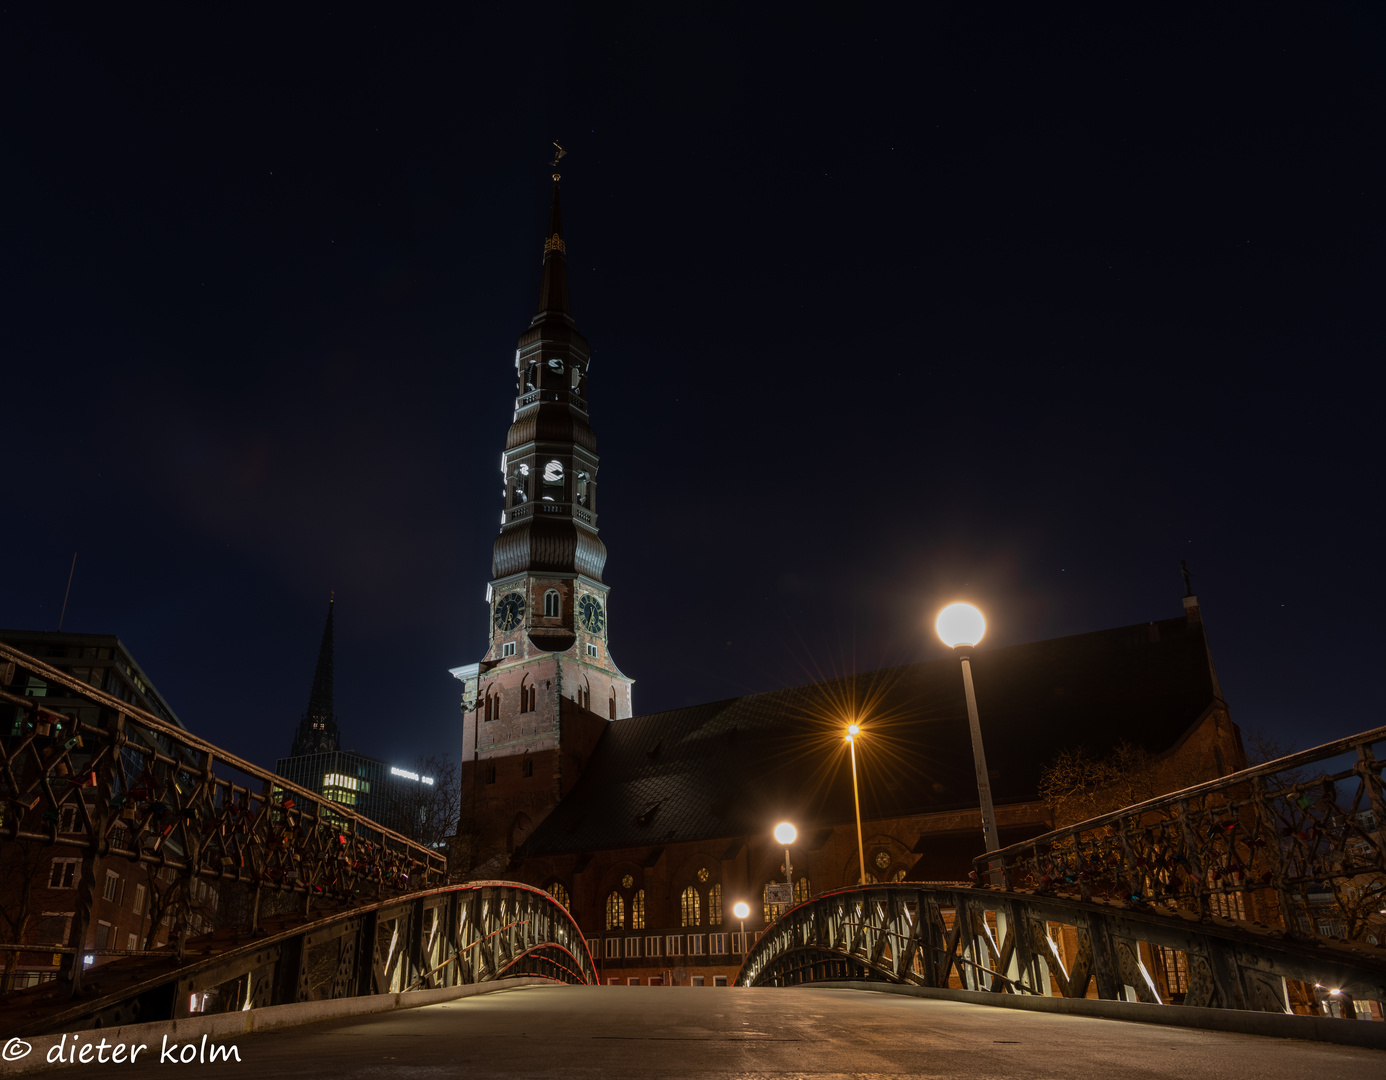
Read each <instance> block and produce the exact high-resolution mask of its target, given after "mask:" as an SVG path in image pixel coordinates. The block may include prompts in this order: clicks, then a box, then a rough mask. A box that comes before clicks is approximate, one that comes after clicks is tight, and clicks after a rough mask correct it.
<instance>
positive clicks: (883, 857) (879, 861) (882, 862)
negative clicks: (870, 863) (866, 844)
mask: <svg viewBox="0 0 1386 1080" xmlns="http://www.w3.org/2000/svg"><path fill="white" fill-rule="evenodd" d="M889 865H890V853H889V852H886V851H878V852H876V868H877V869H878V870H884V869H885V868H886V867H887V866H889Z"/></svg>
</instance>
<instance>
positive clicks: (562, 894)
mask: <svg viewBox="0 0 1386 1080" xmlns="http://www.w3.org/2000/svg"><path fill="white" fill-rule="evenodd" d="M548 891H549V895H550V896H552V897H553V898H554V899H555V900H557V901H558V902H559V903H560V904H562V905H563V906H564V907H571V906H572V905H571V904H570V903H569V901H568V890H567V889H565V888H564V887H563V883H562V882H561V881H552V882H550V883H549V890H548ZM612 895H615V894H614V893H613V894H612ZM618 899H619V897H618Z"/></svg>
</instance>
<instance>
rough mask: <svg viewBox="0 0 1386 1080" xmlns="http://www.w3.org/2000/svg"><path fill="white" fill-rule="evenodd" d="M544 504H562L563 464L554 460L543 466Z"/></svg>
mask: <svg viewBox="0 0 1386 1080" xmlns="http://www.w3.org/2000/svg"><path fill="white" fill-rule="evenodd" d="M543 481H544V493H543V496H542V498H543V500H544V502H563V501H564V499H563V462H561V461H559V460H558V459H557V458H555V459H554V460H553V461H550V462H548V463H547V464H545V466H544V475H543Z"/></svg>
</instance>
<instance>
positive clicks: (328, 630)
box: [289, 595, 342, 757]
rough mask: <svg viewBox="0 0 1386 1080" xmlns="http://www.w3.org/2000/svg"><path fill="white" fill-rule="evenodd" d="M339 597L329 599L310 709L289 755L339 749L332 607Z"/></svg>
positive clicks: (299, 725) (305, 712) (329, 751)
mask: <svg viewBox="0 0 1386 1080" xmlns="http://www.w3.org/2000/svg"><path fill="white" fill-rule="evenodd" d="M336 603H337V598H336V596H335V595H334V596H332V597H331V598H330V599H329V600H328V601H327V624H326V625H325V626H324V627H323V628H322V644H321V645H320V646H318V666H317V669H316V670H315V671H314V672H313V689H312V690H310V691H309V692H308V708H307V709H306V710H305V711H304V713H303V717H302V719H300V720H299V722H298V731H297V732H295V733H294V746H293V749H292V750H290V751H289V756H290V757H299V756H300V755H302V754H330V753H332V752H333V751H334V750H340V749H341V748H342V746H341V737H340V736H339V735H338V734H337V715H336V713H335V712H334V711H333V709H332V608H333V607H334V606H335V604H336Z"/></svg>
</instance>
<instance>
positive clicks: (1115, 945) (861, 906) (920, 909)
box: [736, 883, 1386, 1012]
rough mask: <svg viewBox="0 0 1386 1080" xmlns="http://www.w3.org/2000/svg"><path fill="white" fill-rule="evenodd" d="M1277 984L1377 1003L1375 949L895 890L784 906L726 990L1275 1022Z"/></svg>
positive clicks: (1097, 906) (1380, 962)
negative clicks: (898, 989)
mask: <svg viewBox="0 0 1386 1080" xmlns="http://www.w3.org/2000/svg"><path fill="white" fill-rule="evenodd" d="M1061 942H1064V943H1065V944H1061ZM1286 979H1297V980H1301V981H1303V982H1307V983H1309V984H1311V985H1313V984H1315V983H1318V984H1322V985H1324V986H1329V987H1333V988H1334V989H1335V990H1337V991H1341V993H1342V995H1343V997H1344V999H1345V1000H1346V1001H1348V1002H1349V1003H1350V1002H1351V1000H1352V999H1353V998H1366V999H1373V1000H1376V1001H1383V1000H1386V950H1382V949H1377V948H1372V947H1370V946H1352V947H1350V946H1347V945H1345V944H1344V943H1340V942H1333V943H1329V942H1326V941H1324V940H1322V939H1319V940H1301V939H1297V938H1294V937H1291V936H1289V935H1287V934H1284V933H1282V932H1280V931H1276V930H1271V929H1269V928H1267V927H1264V926H1257V925H1254V924H1247V923H1241V922H1236V921H1234V920H1231V919H1222V918H1217V917H1211V918H1205V919H1203V920H1199V919H1198V918H1196V917H1194V916H1192V915H1187V914H1181V913H1178V912H1171V911H1169V910H1168V909H1165V910H1163V911H1156V910H1151V909H1145V910H1142V909H1140V908H1135V909H1133V908H1129V907H1127V906H1125V905H1120V904H1115V903H1102V902H1092V901H1082V900H1073V899H1064V898H1060V897H1051V896H1042V895H1037V894H1033V893H1020V892H1003V891H1001V890H993V889H984V888H976V887H970V886H966V885H957V886H949V885H926V884H919V885H916V884H910V883H899V884H891V885H866V886H858V887H855V888H850V889H843V890H839V891H836V892H831V893H826V894H824V895H823V896H820V897H817V898H815V899H813V900H810V901H808V902H807V903H804V904H801V905H799V906H798V907H796V908H793V909H791V910H790V911H789V912H788V913H786V914H785V915H784V916H783V917H781V918H780V919H779V920H778V921H777V922H776V923H774V925H772V926H771V927H770V928H769V929H768V930H767V931H766V932H765V933H764V934H763V935H762V936H761V938H760V940H759V941H758V942H756V944H755V946H754V947H753V948H752V950H751V952H750V953H749V954H748V955H747V957H746V960H745V963H744V964H743V965H742V967H741V971H740V972H739V974H738V975H737V979H736V985H738V986H794V985H799V984H802V983H810V982H822V981H828V980H865V981H882V982H893V983H908V984H913V985H916V986H929V987H940V988H946V987H952V988H954V989H967V990H983V991H992V992H998V993H1014V994H1044V995H1050V996H1062V997H1086V996H1088V994H1089V988H1090V987H1093V986H1094V985H1095V991H1096V994H1097V996H1098V997H1099V998H1105V999H1110V1000H1126V1001H1142V1002H1147V1003H1152V1004H1159V1003H1166V1004H1169V1003H1172V1002H1174V1001H1178V1002H1179V1003H1181V1004H1184V1005H1190V1006H1203V1007H1212V1008H1230V1009H1252V1010H1261V1011H1270V1012H1287V1011H1289V1007H1290V1002H1289V1000H1288V997H1287V988H1286V983H1285V980H1286ZM1176 986H1179V987H1182V989H1178V990H1176Z"/></svg>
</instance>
